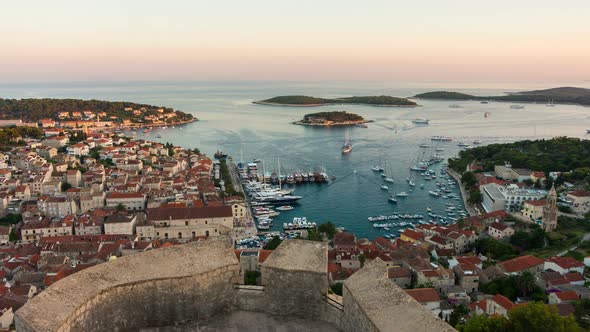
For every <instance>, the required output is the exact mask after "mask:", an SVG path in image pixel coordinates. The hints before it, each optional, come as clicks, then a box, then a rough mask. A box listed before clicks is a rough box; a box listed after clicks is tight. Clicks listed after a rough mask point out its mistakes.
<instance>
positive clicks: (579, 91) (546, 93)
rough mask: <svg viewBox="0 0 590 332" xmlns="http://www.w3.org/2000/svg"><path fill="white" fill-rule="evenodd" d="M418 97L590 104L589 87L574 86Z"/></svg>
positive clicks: (439, 93) (437, 94)
mask: <svg viewBox="0 0 590 332" xmlns="http://www.w3.org/2000/svg"><path fill="white" fill-rule="evenodd" d="M414 98H419V99H446V100H488V99H489V100H496V101H511V102H532V103H547V102H548V101H552V102H553V103H567V104H580V105H590V89H584V88H575V87H560V88H552V89H545V90H533V91H522V92H516V93H511V94H507V95H503V96H474V95H469V94H464V93H460V92H451V91H435V92H427V93H421V94H417V95H415V96H414Z"/></svg>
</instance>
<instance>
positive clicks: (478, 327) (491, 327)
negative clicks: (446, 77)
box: [457, 315, 508, 332]
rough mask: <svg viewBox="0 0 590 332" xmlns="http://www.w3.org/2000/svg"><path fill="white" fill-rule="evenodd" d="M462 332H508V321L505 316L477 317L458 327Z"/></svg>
mask: <svg viewBox="0 0 590 332" xmlns="http://www.w3.org/2000/svg"><path fill="white" fill-rule="evenodd" d="M457 330H459V331H460V332H506V331H508V320H507V319H506V317H504V316H493V317H491V318H488V317H487V316H486V315H476V316H474V317H473V318H471V319H470V320H468V321H467V322H466V323H465V324H460V325H459V326H457Z"/></svg>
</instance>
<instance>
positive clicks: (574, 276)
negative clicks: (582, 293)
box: [563, 272, 585, 283]
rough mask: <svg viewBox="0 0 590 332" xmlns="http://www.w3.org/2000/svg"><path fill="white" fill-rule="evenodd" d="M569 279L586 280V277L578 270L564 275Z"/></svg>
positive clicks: (572, 280) (573, 280)
mask: <svg viewBox="0 0 590 332" xmlns="http://www.w3.org/2000/svg"><path fill="white" fill-rule="evenodd" d="M563 276H564V277H565V279H566V280H567V281H569V282H570V283H571V282H576V281H585V279H584V277H583V276H582V275H581V274H579V273H578V272H570V273H566V274H564V275H563Z"/></svg>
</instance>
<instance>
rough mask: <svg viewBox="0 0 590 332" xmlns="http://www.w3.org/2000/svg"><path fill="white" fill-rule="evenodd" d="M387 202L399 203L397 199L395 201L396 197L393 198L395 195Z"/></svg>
mask: <svg viewBox="0 0 590 332" xmlns="http://www.w3.org/2000/svg"><path fill="white" fill-rule="evenodd" d="M387 200H388V201H390V202H392V203H397V199H395V196H393V195H391V196H389V198H387Z"/></svg>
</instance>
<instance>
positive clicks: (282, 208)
mask: <svg viewBox="0 0 590 332" xmlns="http://www.w3.org/2000/svg"><path fill="white" fill-rule="evenodd" d="M293 209H295V208H294V207H292V206H291V205H283V206H279V207H277V208H276V209H275V210H279V211H291V210H293Z"/></svg>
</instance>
